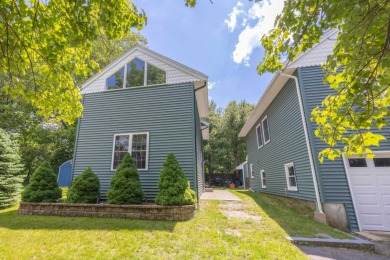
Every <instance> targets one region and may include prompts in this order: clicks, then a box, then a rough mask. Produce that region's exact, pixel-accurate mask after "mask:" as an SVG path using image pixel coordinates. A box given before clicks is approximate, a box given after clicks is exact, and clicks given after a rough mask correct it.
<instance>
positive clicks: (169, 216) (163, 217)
mask: <svg viewBox="0 0 390 260" xmlns="http://www.w3.org/2000/svg"><path fill="white" fill-rule="evenodd" d="M156 219H157V220H165V221H173V214H156Z"/></svg>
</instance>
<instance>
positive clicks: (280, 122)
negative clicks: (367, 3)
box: [239, 30, 390, 231]
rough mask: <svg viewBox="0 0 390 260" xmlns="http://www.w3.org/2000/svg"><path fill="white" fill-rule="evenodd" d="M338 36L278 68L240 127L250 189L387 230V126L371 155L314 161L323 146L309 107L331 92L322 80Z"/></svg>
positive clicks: (361, 226) (338, 220)
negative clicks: (295, 200)
mask: <svg viewBox="0 0 390 260" xmlns="http://www.w3.org/2000/svg"><path fill="white" fill-rule="evenodd" d="M336 37H337V31H334V30H332V31H328V32H326V33H325V34H324V36H323V37H322V39H321V40H320V42H319V43H318V44H316V45H315V46H313V48H312V49H311V50H309V51H307V52H305V53H303V54H301V55H299V56H298V57H297V58H296V60H295V61H293V62H292V63H290V64H289V65H288V66H287V67H286V68H285V69H284V70H283V72H281V73H277V74H276V75H275V76H274V77H273V79H272V81H271V82H270V84H269V85H268V87H267V89H266V90H265V91H264V94H263V95H262V97H261V98H260V101H259V102H258V103H257V105H256V107H255V109H254V111H253V113H252V114H251V116H250V117H249V119H248V120H247V122H246V123H245V125H244V127H243V128H242V130H241V132H240V134H239V135H240V136H241V137H245V138H246V148H247V153H248V160H247V163H248V166H249V174H250V177H251V184H250V185H251V189H252V190H254V191H259V192H265V193H271V194H276V195H279V196H287V197H292V198H296V199H302V200H308V201H313V202H315V203H316V208H317V209H316V212H315V214H314V215H315V218H316V219H317V220H320V221H322V222H327V223H328V224H330V225H333V226H337V227H348V228H350V229H352V230H381V231H390V141H389V140H390V127H384V128H383V129H382V130H381V131H380V133H381V134H382V135H384V136H385V137H386V138H387V140H385V141H384V142H381V146H380V147H379V148H377V149H375V155H376V156H375V158H374V159H373V160H371V159H368V158H346V157H343V158H341V159H336V160H334V161H330V160H325V161H324V162H323V163H322V164H321V163H320V162H319V161H318V156H317V155H318V153H319V152H320V151H321V150H323V149H324V148H325V147H326V144H324V143H323V142H321V141H320V140H319V139H318V138H316V137H315V135H314V130H315V129H316V125H315V123H314V122H311V121H310V115H311V111H312V110H313V108H315V107H316V106H318V105H321V102H322V100H324V98H325V97H326V96H327V95H329V94H331V93H332V90H331V89H330V88H329V86H325V85H323V77H324V72H323V70H322V68H321V67H320V65H321V64H323V63H324V62H325V61H326V58H327V56H328V55H329V54H331V53H332V49H333V46H334V43H335V39H336Z"/></svg>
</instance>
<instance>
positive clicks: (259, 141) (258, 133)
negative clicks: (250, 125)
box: [256, 124, 263, 148]
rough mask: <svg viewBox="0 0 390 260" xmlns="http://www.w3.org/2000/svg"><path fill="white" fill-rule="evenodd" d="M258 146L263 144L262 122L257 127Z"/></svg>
mask: <svg viewBox="0 0 390 260" xmlns="http://www.w3.org/2000/svg"><path fill="white" fill-rule="evenodd" d="M256 138H257V148H260V147H262V146H263V133H262V130H261V124H259V125H258V126H257V127H256Z"/></svg>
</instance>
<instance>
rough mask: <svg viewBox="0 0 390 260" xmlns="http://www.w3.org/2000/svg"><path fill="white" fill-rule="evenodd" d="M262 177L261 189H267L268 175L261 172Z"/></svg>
mask: <svg viewBox="0 0 390 260" xmlns="http://www.w3.org/2000/svg"><path fill="white" fill-rule="evenodd" d="M260 177H261V187H262V188H263V189H265V188H267V175H266V173H265V171H264V170H261V171H260Z"/></svg>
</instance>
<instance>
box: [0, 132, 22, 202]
mask: <svg viewBox="0 0 390 260" xmlns="http://www.w3.org/2000/svg"><path fill="white" fill-rule="evenodd" d="M22 166H23V165H22V164H21V163H20V157H19V155H18V145H17V143H16V142H15V141H14V140H12V138H11V136H10V135H9V134H8V133H7V132H5V131H4V130H3V129H1V128H0V208H8V207H11V206H13V205H15V204H16V202H17V197H18V196H19V194H20V190H21V187H22V182H23V178H22V176H21V175H20V174H21V170H22Z"/></svg>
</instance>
